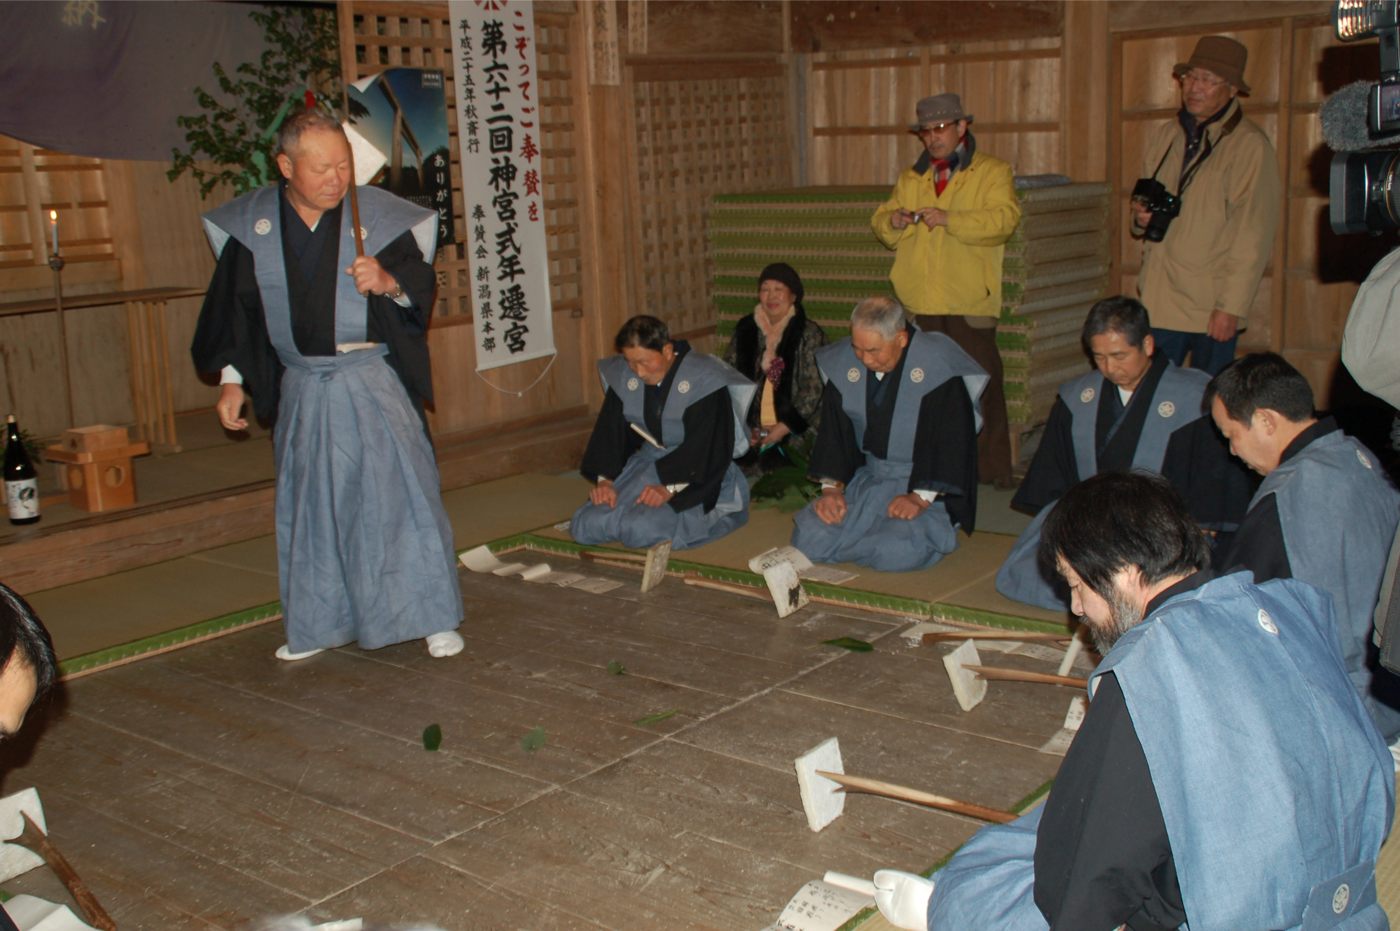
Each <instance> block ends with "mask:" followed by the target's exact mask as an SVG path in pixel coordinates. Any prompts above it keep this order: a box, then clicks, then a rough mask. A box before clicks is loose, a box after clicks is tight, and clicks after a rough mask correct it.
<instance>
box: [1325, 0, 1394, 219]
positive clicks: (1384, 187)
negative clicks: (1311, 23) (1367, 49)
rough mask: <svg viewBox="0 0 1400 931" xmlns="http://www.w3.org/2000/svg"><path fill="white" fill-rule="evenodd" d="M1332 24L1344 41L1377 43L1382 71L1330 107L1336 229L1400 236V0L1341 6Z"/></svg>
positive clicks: (1352, 0) (1340, 94) (1348, 1)
mask: <svg viewBox="0 0 1400 931" xmlns="http://www.w3.org/2000/svg"><path fill="white" fill-rule="evenodd" d="M1332 25H1333V27H1334V29H1335V30H1336V33H1337V38H1338V39H1340V40H1341V41H1343V42H1351V41H1354V40H1357V39H1364V38H1367V37H1368V36H1377V37H1378V38H1379V39H1380V44H1379V46H1378V50H1379V52H1380V65H1381V68H1380V71H1381V74H1380V78H1381V79H1380V80H1379V81H1378V82H1376V83H1374V84H1366V83H1364V82H1357V83H1356V84H1353V85H1349V86H1347V87H1344V88H1342V89H1341V90H1339V91H1337V92H1336V93H1335V94H1333V95H1332V97H1330V98H1329V99H1328V100H1327V101H1326V102H1324V103H1323V107H1322V113H1321V116H1322V133H1323V137H1324V138H1325V139H1326V140H1327V143H1328V145H1329V146H1331V147H1332V148H1333V149H1334V150H1336V154H1335V155H1333V156H1332V169H1331V177H1330V178H1329V183H1328V199H1329V201H1330V204H1329V207H1328V212H1329V214H1330V220H1331V224H1332V230H1333V232H1336V233H1365V232H1370V233H1381V232H1385V231H1388V230H1396V229H1400V149H1397V148H1395V146H1396V144H1397V142H1400V138H1397V134H1400V0H1337V5H1336V6H1335V7H1334V8H1333V10H1332ZM1363 111H1364V113H1365V116H1364V119H1363V117H1362V112H1363ZM1353 150H1354V151H1353Z"/></svg>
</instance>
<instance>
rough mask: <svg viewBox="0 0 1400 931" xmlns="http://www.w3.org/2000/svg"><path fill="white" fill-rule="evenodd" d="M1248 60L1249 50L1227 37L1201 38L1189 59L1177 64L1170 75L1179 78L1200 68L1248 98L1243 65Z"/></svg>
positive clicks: (1247, 86)
mask: <svg viewBox="0 0 1400 931" xmlns="http://www.w3.org/2000/svg"><path fill="white" fill-rule="evenodd" d="M1248 60H1249V49H1247V48H1245V47H1244V46H1243V45H1241V44H1240V43H1239V42H1237V41H1235V40H1234V39H1232V38H1230V37H1229V36H1201V39H1200V41H1199V42H1197V43H1196V48H1195V50H1194V51H1193V52H1192V53H1191V57H1190V58H1189V59H1187V60H1186V61H1179V62H1177V63H1176V67H1175V68H1173V69H1172V74H1174V75H1176V76H1177V77H1181V76H1182V75H1183V74H1185V73H1186V72H1188V71H1190V70H1191V69H1192V68H1200V69H1202V70H1203V71H1209V72H1210V73H1211V74H1214V75H1216V76H1217V77H1219V78H1221V79H1223V80H1225V81H1228V82H1229V83H1231V84H1233V85H1234V86H1235V88H1236V89H1237V90H1238V91H1239V92H1240V93H1241V94H1244V95H1245V96H1248V95H1249V85H1248V84H1246V83H1245V82H1244V65H1245V62H1246V61H1248Z"/></svg>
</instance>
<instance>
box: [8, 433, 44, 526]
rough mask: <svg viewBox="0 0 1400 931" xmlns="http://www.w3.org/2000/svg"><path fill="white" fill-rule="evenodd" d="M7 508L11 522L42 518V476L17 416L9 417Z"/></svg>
mask: <svg viewBox="0 0 1400 931" xmlns="http://www.w3.org/2000/svg"><path fill="white" fill-rule="evenodd" d="M5 434H6V435H5V507H6V509H7V510H8V511H9V512H10V523H12V524H32V523H35V522H37V521H38V520H39V475H38V473H37V472H35V471H34V463H33V462H30V461H29V453H28V452H27V451H26V450H25V448H24V443H23V442H22V441H21V440H20V438H19V424H17V423H15V415H14V414H11V415H10V416H9V417H8V418H6V420H5Z"/></svg>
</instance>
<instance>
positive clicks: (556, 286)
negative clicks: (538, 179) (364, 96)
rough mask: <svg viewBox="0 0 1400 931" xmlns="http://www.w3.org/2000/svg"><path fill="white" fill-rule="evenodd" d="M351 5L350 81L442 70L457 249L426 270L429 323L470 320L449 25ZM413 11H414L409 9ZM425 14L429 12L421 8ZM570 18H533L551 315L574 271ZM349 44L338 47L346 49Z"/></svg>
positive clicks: (574, 279) (568, 290)
mask: <svg viewBox="0 0 1400 931" xmlns="http://www.w3.org/2000/svg"><path fill="white" fill-rule="evenodd" d="M379 7H380V5H378V4H356V6H355V13H354V15H353V17H352V21H353V35H352V36H351V37H350V39H351V42H353V47H354V50H355V63H354V77H355V78H356V79H358V78H360V77H364V76H365V75H370V74H376V73H378V72H380V71H383V70H385V69H386V68H439V69H441V70H442V71H443V75H444V81H445V89H444V93H445V95H446V98H447V128H448V135H449V137H450V139H451V140H452V141H451V146H450V147H451V151H452V213H453V217H454V218H455V231H456V237H457V239H458V242H455V243H451V244H448V245H444V246H443V247H442V248H441V249H439V251H438V256H437V260H436V262H435V263H434V264H435V266H436V268H437V272H438V303H437V308H436V310H435V316H437V317H439V318H447V320H444V321H443V322H445V323H449V322H450V323H467V322H469V321H470V320H471V313H472V299H471V292H472V289H471V282H470V280H469V266H468V261H467V256H466V251H465V247H464V246H463V244H462V242H461V240H462V239H463V238H464V237H465V234H466V221H465V211H464V207H463V202H462V169H461V163H460V161H459V159H458V150H457V113H456V108H455V107H454V106H453V100H454V99H455V94H456V74H455V69H454V67H453V36H452V34H451V23H450V22H449V20H448V19H446V18H445V16H444V15H443V14H444V13H445V12H446V5H445V4H443V5H442V6H441V7H440V9H441V10H442V13H428V12H426V11H425V12H423V13H422V14H421V15H409V14H408V13H406V12H404V11H403V9H402V8H401V7H399V6H397V5H396V6H394V7H392V8H391V7H389V6H388V5H384V11H383V12H378V10H379ZM415 9H416V8H415ZM429 9H430V8H429ZM569 26H570V17H568V16H562V15H553V14H536V17H535V40H536V48H535V54H536V56H537V58H536V64H537V67H538V85H537V86H538V92H539V100H540V104H541V114H540V115H541V127H540V129H541V134H542V138H541V142H540V150H541V155H542V170H543V172H544V182H545V184H544V205H545V224H546V228H547V230H548V241H549V272H550V296H551V300H552V301H553V305H554V310H555V312H556V313H558V312H560V311H577V310H580V309H581V307H582V301H581V297H580V290H581V271H580V261H581V256H580V250H579V202H578V180H577V178H578V172H579V165H578V158H577V156H576V154H575V131H574V126H575V120H574V113H573V103H572V100H573V97H572V93H571V90H570V86H569V84H570V81H571V80H572V74H571V66H570V62H569ZM351 42H345V43H343V44H345V45H346V46H347V47H349V46H350V44H351Z"/></svg>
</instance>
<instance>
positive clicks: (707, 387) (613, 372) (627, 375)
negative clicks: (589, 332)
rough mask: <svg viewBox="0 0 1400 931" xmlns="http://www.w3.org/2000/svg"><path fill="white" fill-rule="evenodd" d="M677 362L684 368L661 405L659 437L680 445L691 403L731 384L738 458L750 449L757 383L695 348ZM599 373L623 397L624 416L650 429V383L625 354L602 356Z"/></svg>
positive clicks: (670, 446)
mask: <svg viewBox="0 0 1400 931" xmlns="http://www.w3.org/2000/svg"><path fill="white" fill-rule="evenodd" d="M676 364H677V365H679V366H680V368H679V369H678V370H677V371H676V377H675V378H673V379H672V380H671V391H670V394H668V395H667V396H666V403H665V405H664V406H663V407H662V409H661V433H662V435H661V436H658V437H657V438H656V439H657V440H659V441H660V442H662V443H663V444H665V446H666V448H667V449H668V450H672V449H675V448H676V447H678V446H680V445H681V443H682V442H683V441H684V440H685V412H686V410H687V409H688V408H689V407H690V405H691V404H692V403H694V402H695V401H698V400H700V399H701V398H707V397H709V396H710V395H712V394H714V393H715V392H716V391H718V390H719V389H720V388H727V389H729V403H730V407H731V409H732V410H733V413H734V453H733V458H736V459H737V458H738V457H740V456H742V455H743V454H744V453H746V452H748V449H749V429H748V427H747V426H746V424H745V421H744V418H745V416H747V414H748V410H749V403H750V402H751V401H752V400H753V396H754V392H755V391H757V390H758V388H757V386H756V385H754V383H753V382H751V381H749V380H748V379H747V378H745V377H744V376H743V375H740V374H739V373H738V372H737V371H736V370H734V369H733V368H731V367H730V366H729V365H727V364H725V363H724V362H723V361H721V360H719V359H716V358H715V357H714V356H711V355H706V354H705V353H703V352H697V351H695V350H693V349H692V350H691V351H690V352H687V353H686V354H685V355H683V356H681V357H680V360H679V361H678V362H677V363H676ZM598 375H599V376H600V377H601V378H602V380H603V388H604V390H606V389H609V388H611V389H612V391H613V393H614V394H616V395H617V396H618V398H619V399H620V400H621V401H622V416H624V417H626V418H627V422H628V423H634V424H636V425H637V426H639V427H641V428H642V429H644V430H647V423H646V415H645V413H644V410H643V397H644V395H645V387H646V386H645V385H644V384H643V383H642V380H641V379H640V378H638V377H637V376H636V375H635V374H633V372H632V370H631V369H630V368H628V367H627V360H626V359H624V358H623V357H622V356H608V357H607V358H606V359H600V360H598ZM647 432H650V430H647Z"/></svg>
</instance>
